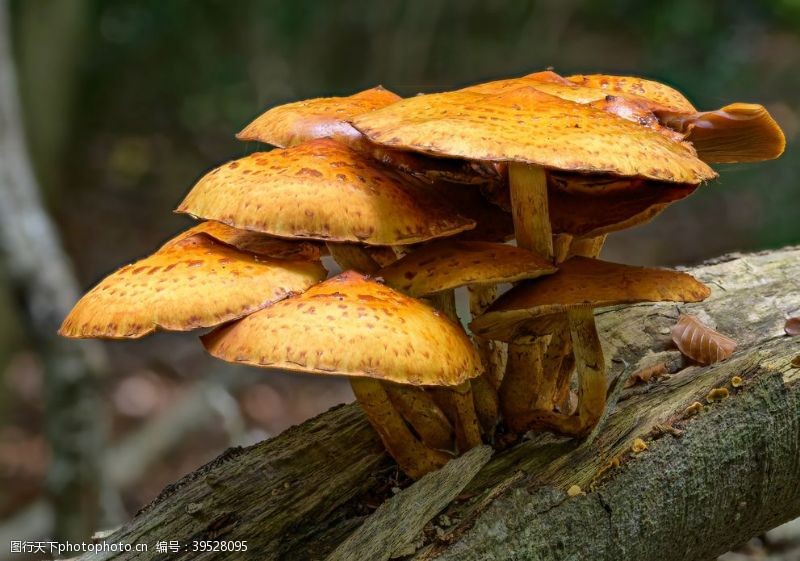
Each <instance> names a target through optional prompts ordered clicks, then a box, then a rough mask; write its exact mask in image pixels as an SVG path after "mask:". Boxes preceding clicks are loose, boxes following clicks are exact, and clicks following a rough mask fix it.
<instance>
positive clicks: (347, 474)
mask: <svg viewBox="0 0 800 561" xmlns="http://www.w3.org/2000/svg"><path fill="white" fill-rule="evenodd" d="M692 272H693V274H695V275H696V276H698V277H699V278H700V279H701V280H703V281H705V282H706V283H708V284H709V285H711V286H712V288H713V289H714V290H713V294H712V296H711V298H710V299H709V300H708V301H706V302H704V303H700V304H690V305H685V306H683V305H682V306H675V305H638V306H632V307H629V308H624V309H619V310H610V309H609V310H603V311H601V312H599V313H598V317H597V320H598V328H599V330H600V335H601V339H602V341H603V345H604V348H605V355H606V361H607V367H608V371H609V372H610V373H611V374H612V375H619V373H621V372H623V371H626V374H629V373H630V372H632V371H635V370H636V369H637V368H638V367H639V366H641V365H650V364H654V363H657V362H661V361H663V362H665V363H666V365H667V370H668V371H669V372H670V376H668V377H666V378H661V379H659V380H657V381H654V382H651V383H649V384H646V385H642V386H634V387H632V388H629V389H626V390H624V392H623V393H622V396H621V398H620V400H619V402H618V404H617V407H616V409H615V410H614V411H613V412H611V414H609V415H608V417H607V419H606V420H605V425H604V427H603V429H602V430H601V431H600V432H599V433H598V434H596V435H595V438H594V439H593V440H592V441H591V442H588V441H584V442H578V441H574V440H566V439H558V438H555V437H551V436H547V435H540V436H537V437H535V438H532V439H530V440H527V441H525V442H523V443H521V444H519V445H517V446H515V447H513V448H511V449H508V450H505V451H503V452H502V453H498V454H496V455H495V457H494V458H492V460H491V461H490V462H489V463H488V464H487V465H486V466H485V467H484V468H483V469H482V470H481V471H480V473H479V474H478V475H477V476H476V477H475V478H474V479H473V480H472V482H471V483H469V485H467V487H466V488H465V489H464V491H463V492H462V493H461V494H460V495H459V497H458V498H457V499H456V500H455V501H453V502H452V503H451V504H450V506H449V507H448V508H447V509H446V510H445V512H444V513H443V515H442V516H440V517H438V518H436V519H435V520H434V521H432V522H431V523H429V524H428V526H427V527H426V528H425V529H424V530H423V532H421V533H420V534H419V535H418V536H417V537H416V538H415V539H413V540H410V541H412V542H413V543H416V544H417V545H418V546H419V547H418V549H417V551H416V553H414V554H413V556H414V558H415V559H432V558H437V559H439V558H441V559H459V560H462V559H464V560H471V559H512V558H513V559H565V558H570V559H576V560H581V559H593V560H594V559H600V560H603V559H615V560H625V559H636V560H642V561H647V560H651V559H652V560H659V561H660V560H664V561H671V560H673V559H675V560H677V559H681V560H684V559H685V560H692V559H697V560H700V559H708V558H711V557H713V556H714V555H716V554H718V553H720V552H722V551H724V550H725V549H728V548H730V547H731V546H733V545H736V544H738V543H740V542H742V541H744V540H746V539H747V538H749V537H750V536H752V535H755V534H756V533H758V532H761V531H763V530H765V529H767V528H769V527H771V526H775V525H777V524H779V523H780V522H782V521H784V520H787V519H789V518H791V517H794V516H797V515H800V485H798V484H797V482H798V480H800V383H798V382H800V369H797V368H790V362H791V360H792V359H793V358H794V357H795V356H796V355H798V354H800V338H789V337H787V336H786V335H784V333H783V323H784V320H785V317H786V316H787V315H790V314H796V313H797V312H798V310H800V291H798V281H797V279H798V278H800V249H787V250H782V251H777V252H772V253H765V254H758V255H746V256H740V257H729V258H724V259H721V260H718V261H717V262H716V263H712V264H708V265H705V266H702V267H699V268H697V269H694V270H693V271H692ZM679 309H680V310H681V311H684V312H687V313H693V314H697V315H699V316H701V317H702V318H703V319H704V321H706V322H707V323H709V324H711V325H715V326H716V328H717V329H718V330H720V331H721V332H723V333H725V334H727V335H729V336H731V337H733V338H734V339H735V340H736V341H737V342H738V343H739V345H740V346H739V351H737V353H735V354H734V356H733V357H732V358H731V359H729V360H728V361H725V362H723V363H720V364H718V365H714V366H710V367H698V366H693V365H690V364H687V363H685V362H684V359H682V358H681V356H680V353H678V352H677V351H676V350H674V349H673V348H672V347H671V345H670V343H669V327H670V325H671V324H672V323H673V322H674V321H675V320H676V318H677V316H678V313H679ZM734 375H737V376H740V377H742V378H743V379H744V380H745V384H744V385H743V386H742V387H740V388H736V389H734V388H733V387H732V386H731V385H730V379H731V378H732V377H733V376H734ZM721 387H725V388H726V389H727V390H728V392H729V394H730V397H729V398H727V399H725V400H723V401H722V402H719V403H708V402H707V400H706V396H707V395H708V394H709V392H710V391H711V390H712V389H714V388H721ZM696 401H698V402H701V403H702V404H703V406H702V407H701V411H699V413H698V414H696V415H692V413H693V412H694V411H695V409H693V408H690V407H689V406H690V405H691V404H692V403H694V402H696ZM636 438H642V439H644V440H645V441H646V442H647V444H648V446H649V448H648V450H646V451H644V452H642V453H640V454H634V453H633V452H632V451H631V444H632V442H633V440H634V439H636ZM396 477H397V472H396V469H395V468H393V465H392V463H391V462H390V461H389V460H388V459H387V458H386V456H385V455H384V454H383V453H382V452H381V449H380V445H379V442H378V439H377V437H376V436H375V435H374V434H373V433H372V431H371V430H370V429H369V426H368V425H367V423H366V421H365V420H364V418H363V415H362V414H361V413H360V412H359V411H358V409H357V408H355V407H353V406H342V407H339V408H337V409H334V410H332V411H330V412H328V413H325V414H323V415H321V416H319V417H317V418H315V419H312V420H310V421H308V422H306V423H304V424H303V425H301V426H299V427H294V428H292V429H290V430H289V431H287V432H285V433H283V434H282V435H280V436H278V437H276V438H274V439H272V440H269V441H266V442H263V443H260V444H258V445H256V446H254V447H251V448H248V449H243V450H234V451H230V452H228V453H226V454H224V455H223V456H221V457H220V458H218V459H217V460H215V461H214V462H212V463H211V464H209V465H207V466H204V467H203V468H201V469H199V470H198V471H196V472H194V473H192V474H190V475H188V476H187V477H185V478H184V479H183V480H181V481H179V482H178V483H176V484H175V485H173V486H171V487H169V488H168V489H166V490H165V492H164V493H163V494H162V496H161V497H159V498H158V499H157V500H156V501H155V502H154V503H153V504H152V505H150V506H148V507H146V508H145V509H143V510H142V512H140V513H139V514H138V515H137V516H136V517H135V518H134V519H133V520H132V521H130V522H129V523H128V524H126V525H125V526H124V527H122V528H121V529H120V530H118V531H117V532H115V533H114V534H113V535H112V536H110V538H109V539H110V540H111V541H122V542H125V543H133V542H139V541H141V542H145V543H148V544H149V545H150V546H151V548H152V546H153V544H155V542H156V541H158V540H180V541H181V542H182V543H187V542H189V541H191V540H194V539H208V538H220V539H225V540H247V542H248V546H249V549H248V552H246V553H245V554H241V555H238V556H237V555H231V554H228V556H227V557H226V558H230V559H237V558H241V559H251V558H252V559H256V558H257V559H286V560H303V559H325V557H326V556H327V555H329V554H330V553H331V552H332V551H333V550H334V549H335V548H336V547H337V546H338V545H339V544H340V543H341V542H342V541H343V540H344V539H346V538H347V537H348V536H349V535H351V534H352V533H353V531H354V530H355V529H356V528H358V527H359V526H360V525H362V523H363V522H364V520H365V517H366V516H368V515H369V514H370V512H372V510H373V509H374V508H375V507H376V506H377V505H378V504H380V502H381V501H382V500H383V499H385V498H387V497H389V496H391V495H392V493H391V488H392V487H393V486H401V487H402V486H403V485H404V483H403V482H402V481H400V482H398V481H397V480H396ZM572 485H579V486H580V487H581V488H582V489H583V490H584V491H585V492H586V494H585V495H582V496H578V497H574V498H568V496H567V494H566V489H568V488H569V487H570V486H572ZM447 521H449V523H447ZM376 538H378V539H380V538H381V537H380V536H376ZM409 554H410V555H411V553H409ZM90 557H91V558H92V559H97V558H98V557H100V558H102V557H103V556H102V555H101V556H94V555H92V556H90ZM153 557H154V555H153V553H152V549H151V553H150V554H147V555H143V554H138V555H137V554H135V553H130V554H126V555H123V556H119V558H123V559H150V558H153ZM88 558H89V556H87V557H86V559H88ZM106 558H109V557H108V556H106ZM160 558H169V559H189V558H191V559H196V558H200V559H213V558H214V554H213V553H205V554H203V553H200V554H197V553H191V552H189V551H187V552H181V553H178V554H169V555H163V556H161V557H160Z"/></svg>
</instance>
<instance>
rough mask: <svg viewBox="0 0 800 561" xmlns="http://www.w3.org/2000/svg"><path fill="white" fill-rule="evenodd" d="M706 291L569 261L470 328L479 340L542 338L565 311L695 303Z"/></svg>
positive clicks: (670, 276) (645, 271)
mask: <svg viewBox="0 0 800 561" xmlns="http://www.w3.org/2000/svg"><path fill="white" fill-rule="evenodd" d="M710 293H711V291H710V290H709V289H708V287H707V286H705V285H704V284H703V283H701V282H700V281H698V280H696V279H695V278H694V277H692V276H691V275H688V274H686V273H681V272H677V271H670V270H668V269H651V268H644V267H633V266H630V265H622V264H619V263H610V262H608V261H600V260H598V259H589V258H586V257H572V258H570V259H568V260H566V261H564V262H563V263H562V264H561V265H559V270H558V272H556V273H555V274H553V275H549V276H547V277H542V278H540V279H536V280H532V281H525V282H523V283H520V284H518V285H517V286H515V287H514V288H512V289H511V290H509V291H508V292H506V293H505V294H504V295H503V296H501V297H500V298H498V299H497V300H496V301H495V302H494V303H493V304H492V305H491V306H490V307H489V308H488V309H487V310H486V312H485V313H484V314H483V315H481V316H479V317H478V318H476V319H475V320H474V321H473V322H472V323H471V324H470V328H471V329H472V332H473V333H475V334H476V335H479V336H481V337H486V338H489V339H499V340H502V341H511V340H513V339H515V338H517V337H521V336H535V335H543V334H546V333H548V332H550V331H551V330H552V329H553V328H554V327H555V326H557V325H559V324H560V323H561V322H563V320H564V312H566V311H567V310H568V309H569V308H577V307H584V306H590V307H592V308H600V307H604V306H615V305H619V304H633V303H637V302H665V301H666V302H699V301H701V300H704V299H706V298H707V297H708V296H709V294H710Z"/></svg>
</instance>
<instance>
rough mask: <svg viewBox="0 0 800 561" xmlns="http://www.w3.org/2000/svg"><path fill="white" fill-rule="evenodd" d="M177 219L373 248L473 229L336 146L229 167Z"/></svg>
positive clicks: (311, 145) (409, 183)
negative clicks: (185, 216)
mask: <svg viewBox="0 0 800 561" xmlns="http://www.w3.org/2000/svg"><path fill="white" fill-rule="evenodd" d="M178 212H185V213H188V214H191V215H192V216H196V217H201V218H204V219H209V220H216V221H218V222H222V223H224V224H228V225H230V226H233V227H236V228H242V229H245V230H253V231H258V232H263V233H265V234H270V235H273V236H280V237H284V238H311V239H318V240H325V241H334V242H361V243H365V244H370V245H404V244H411V243H418V242H423V241H427V240H430V239H433V238H437V237H442V236H450V235H453V234H457V233H458V232H462V231H464V230H468V229H470V228H473V227H474V226H475V223H474V222H473V221H472V220H469V219H466V218H464V217H462V216H459V215H458V213H457V212H455V211H454V209H453V208H452V207H450V205H448V204H447V203H446V202H445V201H444V200H443V199H441V198H440V197H437V196H436V195H435V194H434V193H433V192H432V191H431V190H430V189H429V188H426V187H425V186H423V185H422V184H418V183H416V182H415V181H414V180H412V179H410V178H407V177H404V176H402V175H400V174H399V173H397V172H393V171H391V170H390V169H388V168H386V167H384V166H382V165H381V164H379V163H377V162H375V161H374V160H371V159H370V158H369V157H368V156H365V155H363V154H361V153H359V152H356V151H354V150H352V149H350V148H348V147H347V146H345V145H344V144H341V143H339V142H336V141H334V140H330V139H318V140H312V141H310V142H307V143H305V144H301V145H300V146H295V147H293V148H286V149H279V150H273V151H271V152H257V153H255V154H251V155H250V156H247V157H245V158H242V159H240V160H236V161H234V162H230V163H228V164H225V165H224V166H221V167H219V168H217V169H215V170H213V171H212V172H210V173H208V174H207V175H206V176H205V177H203V178H202V179H201V180H200V181H199V182H198V183H197V185H195V186H194V188H193V189H192V191H191V192H190V193H189V194H188V195H187V196H186V198H185V199H184V201H183V202H182V203H181V205H180V206H179V207H178Z"/></svg>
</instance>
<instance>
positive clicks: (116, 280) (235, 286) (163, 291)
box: [59, 234, 327, 339]
mask: <svg viewBox="0 0 800 561" xmlns="http://www.w3.org/2000/svg"><path fill="white" fill-rule="evenodd" d="M179 238H180V239H176V240H172V241H171V242H168V243H167V244H166V245H165V246H164V247H162V248H161V249H160V250H158V251H157V252H156V253H154V254H152V255H150V256H149V257H145V258H144V259H141V260H139V261H136V262H135V263H132V264H130V265H126V266H125V267H122V268H121V269H119V270H118V271H116V272H114V273H112V274H111V275H109V276H108V277H106V278H105V279H103V280H102V281H101V282H100V283H99V284H98V285H97V286H95V287H94V288H93V289H92V290H91V291H89V292H88V293H87V294H86V295H84V296H83V298H81V299H80V300H79V301H78V303H77V304H76V305H75V306H74V308H73V309H72V311H71V312H70V313H69V315H68V316H67V318H66V319H65V320H64V323H63V324H62V325H61V329H60V330H59V333H60V334H61V335H63V336H65V337H81V338H83V337H101V338H109V339H133V338H138V337H143V336H144V335H148V334H149V333H152V332H154V331H156V330H158V329H161V330H167V331H188V330H190V329H198V328H202V327H212V326H215V325H219V324H221V323H225V322H227V321H231V320H234V319H237V318H240V317H242V316H245V315H247V314H250V313H252V312H254V311H256V310H259V309H261V308H263V307H264V306H268V305H269V304H272V303H274V302H276V301H278V300H281V299H283V298H286V297H287V296H289V295H291V294H292V293H295V292H302V291H303V290H305V289H307V288H309V287H310V286H312V285H314V284H316V283H318V282H319V281H321V280H322V279H324V278H325V277H326V276H327V272H326V271H325V269H324V268H323V267H322V265H321V264H320V263H319V261H307V260H303V261H287V260H281V259H269V258H265V257H262V256H258V255H255V254H253V253H249V252H244V251H239V250H237V249H235V248H233V247H231V246H228V245H226V244H223V243H221V242H219V241H217V240H215V239H213V238H211V237H210V236H208V235H207V234H192V235H190V236H188V237H183V236H179Z"/></svg>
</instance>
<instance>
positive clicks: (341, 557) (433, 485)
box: [326, 445, 492, 561]
mask: <svg viewBox="0 0 800 561" xmlns="http://www.w3.org/2000/svg"><path fill="white" fill-rule="evenodd" d="M491 457H492V448H491V447H489V446H486V445H483V446H476V447H475V448H473V449H472V450H470V451H469V452H467V453H466V454H464V455H463V456H460V457H458V458H456V459H455V460H453V461H451V462H449V463H448V464H447V465H446V466H444V467H443V468H442V469H440V470H437V471H434V472H431V473H429V474H427V475H426V476H424V477H423V478H422V479H420V480H419V481H417V482H416V483H415V484H414V485H412V486H411V487H409V488H408V489H404V490H402V491H400V492H399V493H398V494H397V495H395V496H394V497H391V498H389V499H387V500H386V501H384V502H383V504H382V505H381V506H379V507H378V509H377V510H376V511H375V512H374V513H373V514H372V516H370V517H369V518H367V519H366V521H365V522H364V524H362V525H361V526H360V527H359V528H358V529H357V530H356V531H355V532H353V533H352V534H351V535H350V537H348V538H347V539H346V540H345V541H344V543H342V545H340V546H339V547H337V548H336V550H335V551H334V552H333V553H332V554H331V555H330V556H329V557H328V558H327V559H326V561H387V560H388V559H391V558H392V557H398V556H400V555H402V554H403V552H404V551H407V548H408V547H409V546H412V547H413V544H412V541H413V540H414V539H416V538H417V536H418V535H419V534H420V532H422V529H423V528H424V527H425V525H426V524H428V522H430V521H431V519H433V517H434V516H436V515H437V514H438V513H439V512H440V511H441V510H442V509H444V508H445V507H446V506H447V505H449V504H450V503H451V502H453V501H454V500H455V498H456V497H457V496H458V494H459V493H460V492H461V491H462V490H463V489H464V487H465V486H466V485H467V483H469V482H470V481H471V480H472V478H473V477H475V475H476V474H477V473H478V471H479V470H480V469H481V468H482V467H483V466H484V465H486V462H488V461H489V458H491ZM413 552H414V550H413V549H412V550H411V553H413Z"/></svg>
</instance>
